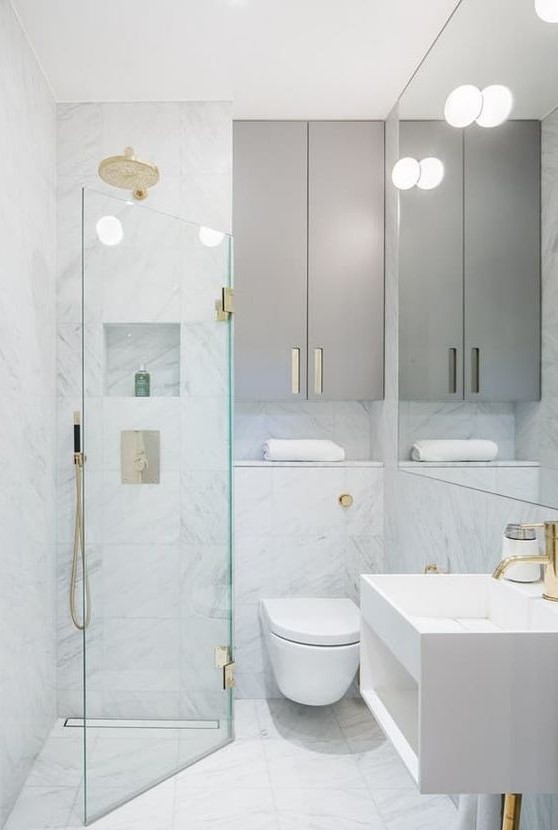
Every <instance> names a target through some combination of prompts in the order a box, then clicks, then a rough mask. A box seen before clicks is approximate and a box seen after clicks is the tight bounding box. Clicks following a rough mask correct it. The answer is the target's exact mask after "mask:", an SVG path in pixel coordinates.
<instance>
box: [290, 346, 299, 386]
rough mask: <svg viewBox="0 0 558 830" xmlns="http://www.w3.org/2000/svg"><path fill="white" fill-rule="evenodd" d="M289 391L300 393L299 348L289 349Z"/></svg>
mask: <svg viewBox="0 0 558 830" xmlns="http://www.w3.org/2000/svg"><path fill="white" fill-rule="evenodd" d="M291 392H292V394H293V395H300V349H299V348H295V349H291Z"/></svg>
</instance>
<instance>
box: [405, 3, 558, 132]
mask: <svg viewBox="0 0 558 830" xmlns="http://www.w3.org/2000/svg"><path fill="white" fill-rule="evenodd" d="M466 83H468V84H476V85H477V86H479V87H480V88H483V87H485V86H488V85H489V84H505V85H506V86H508V87H509V88H510V89H511V91H512V93H513V96H514V109H513V112H512V117H513V118H544V117H545V116H546V115H548V113H549V112H551V111H552V110H553V109H554V108H555V107H556V106H557V105H558V24H557V23H554V24H549V23H544V22H543V21H542V20H540V18H539V17H537V15H536V13H535V4H534V0H463V2H462V3H461V5H460V6H459V8H458V9H457V11H456V13H455V14H454V15H453V17H452V18H451V20H450V22H449V23H448V25H447V27H446V29H445V31H444V32H443V34H442V36H441V37H440V38H439V40H438V41H437V43H436V44H435V45H434V47H433V48H432V51H431V52H430V54H429V55H428V57H427V58H426V60H425V61H424V63H423V64H422V66H421V67H420V69H419V71H418V72H417V74H416V76H415V78H413V80H412V82H411V83H410V84H409V87H408V89H407V90H406V92H405V94H404V95H403V97H402V99H401V106H400V113H401V116H402V117H403V118H442V117H443V110H444V103H445V100H446V97H447V95H448V93H449V92H451V90H452V89H454V88H455V87H457V86H460V85H461V84H466Z"/></svg>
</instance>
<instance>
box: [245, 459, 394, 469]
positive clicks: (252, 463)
mask: <svg viewBox="0 0 558 830" xmlns="http://www.w3.org/2000/svg"><path fill="white" fill-rule="evenodd" d="M234 466H235V467H383V466H384V462H383V461H263V460H261V459H257V458H254V459H250V458H247V459H237V460H236V461H235V462H234Z"/></svg>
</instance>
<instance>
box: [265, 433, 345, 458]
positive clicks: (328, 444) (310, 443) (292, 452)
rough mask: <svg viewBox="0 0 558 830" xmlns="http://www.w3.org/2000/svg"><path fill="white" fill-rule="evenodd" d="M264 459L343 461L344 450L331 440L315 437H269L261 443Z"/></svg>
mask: <svg viewBox="0 0 558 830" xmlns="http://www.w3.org/2000/svg"><path fill="white" fill-rule="evenodd" d="M263 451H264V458H265V460H266V461H344V460H345V450H344V449H343V447H340V446H339V445H338V444H335V443H334V442H333V441H322V440H320V439H316V438H307V439H302V440H294V439H293V440H290V439H286V438H270V439H269V441H266V442H265V444H264V445H263Z"/></svg>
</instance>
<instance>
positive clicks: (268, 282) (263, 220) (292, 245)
mask: <svg viewBox="0 0 558 830" xmlns="http://www.w3.org/2000/svg"><path fill="white" fill-rule="evenodd" d="M233 140H234V143H233V146H234V154H233V235H234V243H233V249H234V282H235V307H236V315H235V366H236V370H235V390H236V397H237V398H238V399H239V400H252V401H255V400H263V401H274V400H280V401H287V400H296V399H299V398H305V397H306V356H307V294H308V292H307V259H308V254H307V251H308V218H307V214H308V209H307V199H308V178H307V177H308V160H307V145H308V125H307V124H306V122H302V121H286V122H274V121H237V122H235V124H234V135H233Z"/></svg>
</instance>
